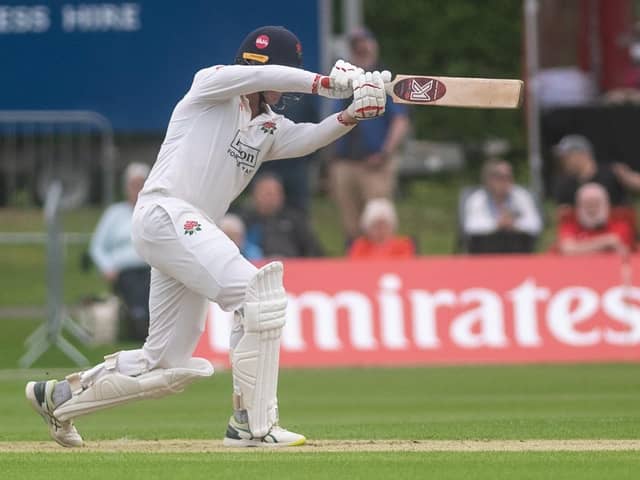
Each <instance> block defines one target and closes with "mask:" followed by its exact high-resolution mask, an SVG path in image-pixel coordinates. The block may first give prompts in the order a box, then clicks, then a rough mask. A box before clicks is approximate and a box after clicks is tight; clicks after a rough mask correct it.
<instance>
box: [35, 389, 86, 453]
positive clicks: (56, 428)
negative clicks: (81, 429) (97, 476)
mask: <svg viewBox="0 0 640 480" xmlns="http://www.w3.org/2000/svg"><path fill="white" fill-rule="evenodd" d="M56 383H57V381H56V380H49V381H46V382H29V383H27V386H26V387H25V389H24V394H25V396H26V397H27V400H29V403H30V404H31V407H32V408H33V409H34V410H35V411H36V412H38V413H39V414H40V416H41V417H42V419H43V420H44V422H45V423H46V424H47V425H48V427H49V435H51V438H53V439H54V440H55V441H56V442H58V443H59V444H60V445H62V446H63V447H81V446H82V445H83V444H84V442H83V441H82V437H81V436H80V434H79V433H78V431H77V430H76V427H74V426H73V421H72V420H68V421H66V422H61V421H60V420H58V419H57V418H56V417H55V416H54V415H53V411H54V410H55V407H54V405H53V400H52V399H51V395H52V394H53V388H54V387H55V386H56Z"/></svg>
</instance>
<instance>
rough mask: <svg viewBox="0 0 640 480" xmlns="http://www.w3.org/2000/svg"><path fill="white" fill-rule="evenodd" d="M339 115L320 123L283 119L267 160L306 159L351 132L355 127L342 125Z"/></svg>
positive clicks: (336, 114)
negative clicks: (305, 157) (294, 121)
mask: <svg viewBox="0 0 640 480" xmlns="http://www.w3.org/2000/svg"><path fill="white" fill-rule="evenodd" d="M338 115H339V114H338V113H335V114H333V115H329V116H328V117H327V118H325V119H324V120H323V121H322V122H320V123H293V122H292V121H291V120H289V119H288V118H284V117H283V119H282V121H281V122H279V123H278V129H277V130H276V138H275V139H274V142H273V145H272V146H271V150H270V151H269V153H268V154H267V158H266V160H278V159H282V158H297V157H304V156H306V155H309V154H310V153H313V152H315V151H316V150H318V149H319V148H322V147H324V146H326V145H329V144H330V143H331V142H333V141H335V140H337V139H338V138H340V137H341V136H343V135H344V134H346V133H348V132H350V131H351V130H352V129H353V125H344V124H342V123H340V122H339V121H338Z"/></svg>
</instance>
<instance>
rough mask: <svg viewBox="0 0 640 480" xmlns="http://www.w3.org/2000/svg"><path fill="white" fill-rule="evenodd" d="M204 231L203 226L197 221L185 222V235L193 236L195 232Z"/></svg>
mask: <svg viewBox="0 0 640 480" xmlns="http://www.w3.org/2000/svg"><path fill="white" fill-rule="evenodd" d="M200 230H202V225H200V223H198V222H197V221H195V220H187V221H186V222H184V234H185V235H193V233H194V232H199V231H200Z"/></svg>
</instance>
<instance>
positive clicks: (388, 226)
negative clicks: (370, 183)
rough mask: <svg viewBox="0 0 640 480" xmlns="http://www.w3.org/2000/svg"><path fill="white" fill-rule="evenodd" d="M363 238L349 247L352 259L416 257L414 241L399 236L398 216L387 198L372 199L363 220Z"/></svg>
mask: <svg viewBox="0 0 640 480" xmlns="http://www.w3.org/2000/svg"><path fill="white" fill-rule="evenodd" d="M360 224H361V228H362V231H363V232H364V235H362V236H360V237H358V238H356V239H355V240H354V242H353V243H352V245H351V247H350V248H349V253H348V256H349V258H362V259H364V258H410V257H413V256H415V254H416V249H415V245H414V242H413V241H412V240H411V239H410V238H409V237H404V236H400V235H397V234H396V231H397V229H398V215H397V214H396V209H395V207H394V206H393V203H391V202H390V201H389V200H388V199H386V198H375V199H372V200H369V201H368V202H367V205H366V206H365V208H364V212H363V213H362V218H361V220H360Z"/></svg>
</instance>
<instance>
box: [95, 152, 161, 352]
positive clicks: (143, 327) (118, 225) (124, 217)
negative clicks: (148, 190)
mask: <svg viewBox="0 0 640 480" xmlns="http://www.w3.org/2000/svg"><path fill="white" fill-rule="evenodd" d="M148 174H149V167H148V166H147V165H146V164H144V163H131V164H129V166H128V167H127V169H126V170H125V174H124V190H125V193H126V196H127V200H126V201H124V202H120V203H115V204H113V205H111V206H110V207H109V208H107V209H106V210H105V212H104V213H103V214H102V217H101V218H100V221H99V222H98V226H97V227H96V229H95V231H94V233H93V237H92V238H91V245H90V247H89V253H90V255H91V259H92V260H93V262H94V263H95V264H96V266H97V267H98V269H99V270H100V272H101V273H102V275H103V276H104V278H105V279H106V280H107V281H108V282H109V283H110V284H111V287H112V289H113V291H114V293H116V295H118V296H119V297H120V298H121V299H122V301H123V302H124V304H125V306H126V307H127V314H128V315H127V316H128V319H129V322H128V323H129V332H128V333H127V334H125V335H123V336H124V337H126V338H129V339H132V340H144V339H145V338H146V336H147V330H148V326H149V281H150V277H149V275H150V269H149V266H148V265H147V264H146V263H145V261H144V260H142V258H140V256H139V255H138V253H137V252H136V250H135V249H134V247H133V242H132V240H131V218H132V215H133V207H134V205H135V203H136V200H137V199H138V193H140V190H141V189H142V186H143V185H144V181H145V179H146V178H147V175H148Z"/></svg>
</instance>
